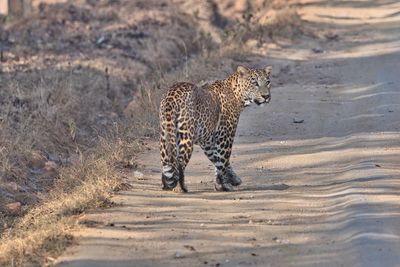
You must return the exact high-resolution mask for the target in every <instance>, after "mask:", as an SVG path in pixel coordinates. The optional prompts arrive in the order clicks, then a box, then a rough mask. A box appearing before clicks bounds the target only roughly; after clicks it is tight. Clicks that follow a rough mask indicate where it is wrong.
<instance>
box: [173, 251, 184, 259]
mask: <svg viewBox="0 0 400 267" xmlns="http://www.w3.org/2000/svg"><path fill="white" fill-rule="evenodd" d="M175 258H176V259H179V258H182V253H180V252H179V251H177V252H175Z"/></svg>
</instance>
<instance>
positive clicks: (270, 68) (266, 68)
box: [264, 66, 272, 75]
mask: <svg viewBox="0 0 400 267" xmlns="http://www.w3.org/2000/svg"><path fill="white" fill-rule="evenodd" d="M264 70H265V73H266V74H267V75H270V74H271V72H272V66H267V67H265V69H264Z"/></svg>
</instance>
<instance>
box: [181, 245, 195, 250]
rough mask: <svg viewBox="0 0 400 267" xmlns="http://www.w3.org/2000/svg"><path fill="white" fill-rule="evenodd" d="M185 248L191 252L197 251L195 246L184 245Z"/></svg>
mask: <svg viewBox="0 0 400 267" xmlns="http://www.w3.org/2000/svg"><path fill="white" fill-rule="evenodd" d="M183 247H184V248H187V249H188V250H190V251H196V249H195V248H194V247H193V246H191V245H184V246H183Z"/></svg>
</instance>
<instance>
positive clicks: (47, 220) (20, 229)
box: [0, 137, 140, 266]
mask: <svg viewBox="0 0 400 267" xmlns="http://www.w3.org/2000/svg"><path fill="white" fill-rule="evenodd" d="M116 138H117V139H115V138H113V139H112V140H110V139H108V140H102V141H101V142H100V145H99V147H98V148H96V150H95V151H91V152H89V153H87V155H83V156H82V160H81V161H80V162H79V163H77V164H76V165H74V166H72V167H68V168H63V169H62V170H61V171H60V174H59V178H58V179H57V181H56V182H55V184H54V187H53V189H52V191H51V192H49V193H48V194H47V196H46V200H45V201H43V203H41V205H40V206H38V207H35V208H33V209H31V210H30V211H29V212H27V214H25V216H23V217H22V218H21V219H20V220H18V222H16V223H15V225H14V226H13V227H12V228H10V229H9V230H7V231H6V233H4V234H3V237H2V243H1V244H0V263H3V264H4V265H6V266H7V265H22V264H23V263H25V262H30V263H32V264H33V263H35V264H37V265H42V264H44V263H45V260H46V259H43V255H46V254H47V255H48V253H52V254H57V253H58V252H60V251H62V249H63V248H64V247H65V246H66V245H67V244H68V243H70V241H71V235H70V229H71V228H72V227H73V226H74V223H75V221H76V218H74V217H71V216H72V215H76V214H80V213H82V212H83V211H85V210H87V209H89V208H94V207H99V206H102V205H104V204H105V203H107V201H108V199H109V197H110V195H111V193H112V192H113V191H114V190H115V189H116V188H118V186H119V185H120V184H121V179H122V173H121V170H120V168H118V165H117V163H118V162H121V160H123V159H126V157H127V156H130V155H132V153H133V152H135V153H137V152H138V151H139V148H140V145H139V143H138V142H137V141H132V140H122V139H119V138H118V137H116Z"/></svg>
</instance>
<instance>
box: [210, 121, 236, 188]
mask: <svg viewBox="0 0 400 267" xmlns="http://www.w3.org/2000/svg"><path fill="white" fill-rule="evenodd" d="M229 130H231V131H229ZM232 130H233V132H232ZM233 138H234V129H232V128H228V127H224V126H222V127H220V128H219V129H218V130H217V131H216V133H215V135H214V147H213V151H212V152H213V160H214V165H215V176H216V183H215V189H216V190H217V191H228V192H230V191H233V187H232V183H231V180H230V178H231V174H232V172H231V171H232V167H231V166H230V163H229V159H230V157H231V152H232V145H233Z"/></svg>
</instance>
